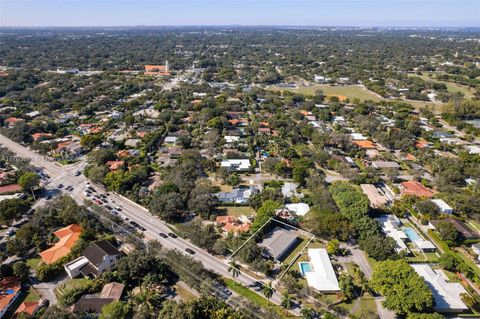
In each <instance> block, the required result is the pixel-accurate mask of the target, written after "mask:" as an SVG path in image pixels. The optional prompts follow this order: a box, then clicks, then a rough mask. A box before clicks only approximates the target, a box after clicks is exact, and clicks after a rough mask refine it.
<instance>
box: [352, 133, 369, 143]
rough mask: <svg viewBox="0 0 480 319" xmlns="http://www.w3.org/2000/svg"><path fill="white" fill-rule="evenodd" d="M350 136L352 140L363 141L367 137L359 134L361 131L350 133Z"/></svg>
mask: <svg viewBox="0 0 480 319" xmlns="http://www.w3.org/2000/svg"><path fill="white" fill-rule="evenodd" d="M350 137H351V138H352V140H354V141H365V140H368V137H366V136H364V135H363V134H361V133H350Z"/></svg>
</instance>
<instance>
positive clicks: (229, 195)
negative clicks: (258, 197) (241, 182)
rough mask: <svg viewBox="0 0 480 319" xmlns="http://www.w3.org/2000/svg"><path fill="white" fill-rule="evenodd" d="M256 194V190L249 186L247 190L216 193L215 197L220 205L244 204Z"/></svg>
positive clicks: (237, 189) (240, 189) (239, 189)
mask: <svg viewBox="0 0 480 319" xmlns="http://www.w3.org/2000/svg"><path fill="white" fill-rule="evenodd" d="M257 192H258V188H257V187H255V186H250V187H248V188H234V189H232V190H231V191H230V192H220V193H216V194H215V196H216V197H217V198H218V201H219V202H221V203H230V204H233V203H235V204H246V203H247V202H248V200H249V198H250V196H252V195H253V194H255V193H257Z"/></svg>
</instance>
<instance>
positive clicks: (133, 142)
mask: <svg viewBox="0 0 480 319" xmlns="http://www.w3.org/2000/svg"><path fill="white" fill-rule="evenodd" d="M140 142H141V140H140V139H138V138H129V139H128V140H126V141H125V146H128V147H133V148H135V147H137V146H138V144H140Z"/></svg>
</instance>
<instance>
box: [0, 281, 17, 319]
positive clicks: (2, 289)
mask: <svg viewBox="0 0 480 319" xmlns="http://www.w3.org/2000/svg"><path fill="white" fill-rule="evenodd" d="M21 289H22V285H21V281H20V279H19V278H17V277H4V278H3V279H2V280H0V318H3V316H4V315H5V313H6V312H7V311H8V309H9V308H10V307H11V306H12V305H13V304H14V303H15V301H16V300H17V298H18V296H20V291H21Z"/></svg>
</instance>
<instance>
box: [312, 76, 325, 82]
mask: <svg viewBox="0 0 480 319" xmlns="http://www.w3.org/2000/svg"><path fill="white" fill-rule="evenodd" d="M313 79H314V80H315V82H317V83H325V82H327V81H326V79H325V77H324V76H321V75H315V76H314V77H313Z"/></svg>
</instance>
